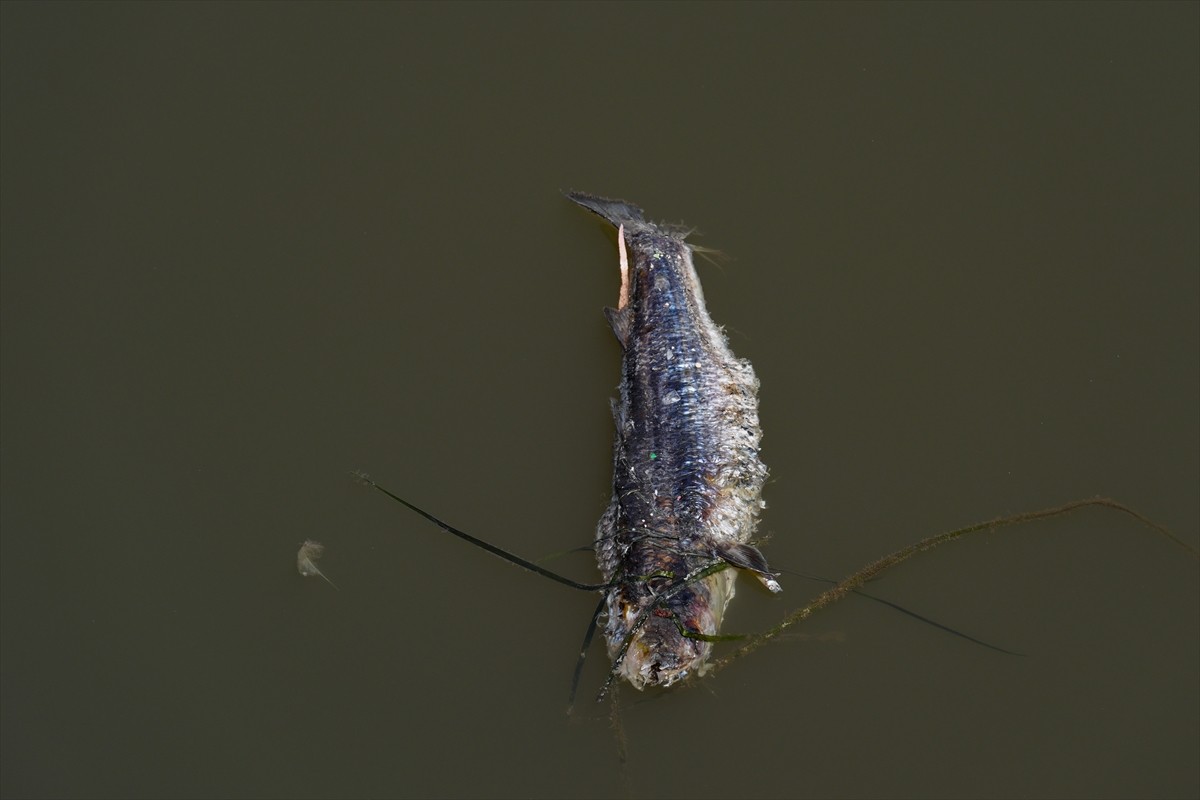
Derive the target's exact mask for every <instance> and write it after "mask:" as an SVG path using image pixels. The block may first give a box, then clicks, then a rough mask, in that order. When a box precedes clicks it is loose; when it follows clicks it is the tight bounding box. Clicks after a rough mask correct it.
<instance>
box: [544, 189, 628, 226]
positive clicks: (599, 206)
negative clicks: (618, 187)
mask: <svg viewBox="0 0 1200 800" xmlns="http://www.w3.org/2000/svg"><path fill="white" fill-rule="evenodd" d="M563 194H565V195H566V197H567V199H568V200H570V201H571V202H573V203H577V204H579V205H581V206H583V207H584V208H586V209H587V210H588V211H591V212H593V213H595V214H599V215H600V216H602V217H604V218H605V219H606V220H608V221H609V222H611V223H612V224H613V226H615V227H619V226H621V225H624V226H626V227H630V228H639V227H642V226H644V225H645V224H646V217H645V214H644V212H643V211H642V209H641V208H639V207H638V206H635V205H634V204H633V203H627V202H626V201H624V200H612V199H609V198H607V197H598V196H597V195H594V194H587V193H586V192H563Z"/></svg>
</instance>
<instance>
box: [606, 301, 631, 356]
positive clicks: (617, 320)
mask: <svg viewBox="0 0 1200 800" xmlns="http://www.w3.org/2000/svg"><path fill="white" fill-rule="evenodd" d="M604 316H605V317H607V318H608V324H609V325H610V326H612V329H613V333H615V334H616V335H617V341H618V342H620V343H621V347H627V346H628V344H629V330H630V328H631V327H632V325H633V315H632V314H630V313H629V306H625V307H624V308H622V309H616V308H612V307H609V308H605V309H604Z"/></svg>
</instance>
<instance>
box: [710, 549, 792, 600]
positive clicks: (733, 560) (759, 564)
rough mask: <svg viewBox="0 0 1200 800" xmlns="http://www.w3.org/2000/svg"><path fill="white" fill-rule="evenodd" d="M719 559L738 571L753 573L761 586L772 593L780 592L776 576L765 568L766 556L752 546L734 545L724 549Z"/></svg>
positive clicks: (781, 588)
mask: <svg viewBox="0 0 1200 800" xmlns="http://www.w3.org/2000/svg"><path fill="white" fill-rule="evenodd" d="M721 558H723V559H725V560H726V561H727V562H729V563H730V564H732V565H733V566H735V567H737V568H738V569H747V570H750V571H751V572H753V573H754V576H755V577H756V578H758V579H759V580H760V581H761V582H762V585H763V586H765V587H767V589H769V590H770V591H772V592H782V591H783V587H782V586H780V585H779V581H778V580H776V575H775V573H774V572H771V568H770V567H769V566H767V559H766V556H764V555H763V554H762V551H761V550H759V549H758V548H757V547H755V546H754V545H752V544H734V545H730V546H729V547H726V548H724V549H723V550H722V551H721Z"/></svg>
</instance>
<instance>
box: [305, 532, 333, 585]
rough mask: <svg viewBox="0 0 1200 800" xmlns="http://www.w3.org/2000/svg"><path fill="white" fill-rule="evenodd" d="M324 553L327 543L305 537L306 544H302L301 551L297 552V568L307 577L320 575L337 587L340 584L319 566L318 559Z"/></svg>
mask: <svg viewBox="0 0 1200 800" xmlns="http://www.w3.org/2000/svg"><path fill="white" fill-rule="evenodd" d="M324 553H325V545H323V544H321V543H320V542H318V541H314V540H313V539H305V540H304V544H302V545H300V552H298V553H296V569H297V570H299V571H300V574H301V575H303V576H304V577H306V578H311V577H313V576H314V575H319V576H320V577H321V579H322V580H324V581H325V582H326V583H328V584H329V585H330V586H332V587H333V588H335V589H337V588H338V585H337V584H336V583H334V582H333V581H331V580H329V578H328V576H326V575H325V573H324V572H321V570H320V569H319V568H318V567H317V561H318V559H320V558H321V556H322V555H323V554H324Z"/></svg>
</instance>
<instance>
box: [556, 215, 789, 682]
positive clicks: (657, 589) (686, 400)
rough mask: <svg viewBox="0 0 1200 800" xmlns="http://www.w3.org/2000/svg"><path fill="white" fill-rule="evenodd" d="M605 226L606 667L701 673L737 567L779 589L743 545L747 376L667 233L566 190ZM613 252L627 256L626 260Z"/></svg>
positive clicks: (677, 236) (749, 437) (746, 535)
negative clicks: (610, 294)
mask: <svg viewBox="0 0 1200 800" xmlns="http://www.w3.org/2000/svg"><path fill="white" fill-rule="evenodd" d="M567 196H568V197H569V198H570V199H571V200H573V201H574V202H576V203H578V204H579V205H581V206H583V207H584V208H586V209H588V210H590V211H593V212H595V213H596V214H598V215H600V216H601V217H603V218H604V219H606V220H608V222H610V223H611V224H612V225H613V226H615V227H616V228H617V229H618V247H619V249H620V256H621V258H620V261H621V290H620V294H619V298H618V303H617V306H616V308H608V309H606V310H605V314H606V315H607V317H608V321H609V324H610V325H611V326H612V329H613V332H614V333H615V334H616V337H617V340H618V341H619V342H620V344H621V347H622V348H623V350H624V357H623V362H622V369H621V382H620V387H619V397H618V398H617V399H615V400H613V403H612V410H613V420H614V422H615V425H616V435H615V437H614V441H613V491H612V499H611V501H610V503H609V505H608V508H607V510H606V511H605V512H604V515H603V516H602V517H601V519H600V522H599V524H598V525H597V528H596V540H595V550H596V557H597V561H598V563H599V566H600V571H601V573H602V574H603V576H604V579H605V581H606V583H607V584H608V585H609V587H610V588H609V589H608V591H607V594H606V599H605V604H604V605H605V608H606V611H607V622H606V624H605V627H604V636H605V639H606V641H607V645H608V653H609V656H610V657H611V658H612V660H613V672H614V674H619V675H620V676H621V677H624V678H625V679H626V680H627V681H628V682H629V683H630V684H631V685H632V686H634V687H636V688H638V689H643V688H645V687H647V686H670V685H671V684H673V683H675V682H677V681H680V680H683V679H685V678H687V677H688V676H689V675H693V674H695V673H697V672H700V671H702V669H703V666H704V664H705V662H706V660H707V659H708V656H709V654H710V652H711V649H712V642H713V641H715V640H717V639H718V638H719V632H720V627H721V620H722V618H723V617H724V614H725V610H726V607H727V606H728V605H729V601H730V600H731V599H732V598H733V595H734V578H735V570H733V569H728V567H737V568H741V569H746V570H749V571H750V572H752V573H754V574H755V575H756V576H757V577H758V578H759V579H760V580H761V581H762V583H763V584H764V585H765V586H766V587H767V588H768V589H770V590H771V591H772V592H778V591H779V590H780V585H779V582H778V580H777V576H776V574H775V573H773V572H771V571H770V569H769V568H768V566H767V562H766V559H765V558H764V557H763V555H762V553H761V552H759V550H758V549H757V548H755V547H754V546H753V545H752V544H751V542H750V540H751V538H752V537H753V535H754V530H755V527H756V526H757V524H758V518H759V513H760V511H761V510H762V509H763V508H764V507H765V504H764V503H763V500H762V486H763V483H764V481H765V480H766V478H767V468H766V466H765V465H764V464H763V462H762V460H761V459H760V458H759V441H760V440H761V438H762V431H761V429H760V428H759V420H758V385H759V384H758V378H757V377H756V376H755V374H754V369H753V368H752V367H751V366H750V362H748V361H746V360H745V359H740V358H737V357H736V356H735V355H734V354H733V352H732V351H731V350H730V349H729V343H728V341H727V340H726V337H725V334H724V333H723V332H722V331H721V329H720V328H719V327H718V326H717V325H716V324H715V323H714V322H713V320H712V318H711V317H710V316H709V314H708V310H707V309H706V308H705V304H704V293H703V291H702V290H701V288H700V280H699V278H698V277H697V275H696V269H695V266H694V264H693V261H692V248H691V247H690V246H689V245H688V243H687V242H686V240H685V238H684V234H683V233H682V232H680V231H678V230H675V229H672V228H669V227H665V226H659V225H655V224H654V223H651V222H648V221H646V219H645V215H644V213H643V212H642V209H641V208H639V207H637V206H635V205H633V204H631V203H628V202H625V201H623V200H610V199H607V198H603V197H596V196H594V195H589V194H583V193H580V192H571V193H569V194H568V195H567ZM627 253H631V254H632V259H630V258H629V257H628V255H627Z"/></svg>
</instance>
